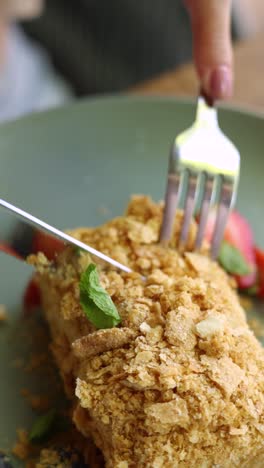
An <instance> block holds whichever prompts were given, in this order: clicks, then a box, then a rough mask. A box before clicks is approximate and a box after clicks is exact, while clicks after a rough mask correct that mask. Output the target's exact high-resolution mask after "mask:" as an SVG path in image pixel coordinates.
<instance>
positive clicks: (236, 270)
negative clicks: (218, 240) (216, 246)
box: [218, 241, 251, 276]
mask: <svg viewBox="0 0 264 468" xmlns="http://www.w3.org/2000/svg"><path fill="white" fill-rule="evenodd" d="M218 261H219V263H220V265H221V266H222V267H223V268H224V270H225V271H226V272H227V273H230V274H231V275H237V276H244V275H248V274H249V273H250V272H251V269H250V266H249V265H248V264H247V262H246V260H245V259H244V257H243V255H242V254H241V252H240V251H239V250H238V249H237V248H236V247H234V246H233V245H231V244H229V243H228V242H226V241H223V242H222V245H221V248H220V252H219V256H218Z"/></svg>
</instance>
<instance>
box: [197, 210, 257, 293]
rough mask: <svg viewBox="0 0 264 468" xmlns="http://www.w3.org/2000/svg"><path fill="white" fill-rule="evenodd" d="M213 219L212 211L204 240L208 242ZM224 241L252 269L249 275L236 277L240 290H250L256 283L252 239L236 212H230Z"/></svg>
mask: <svg viewBox="0 0 264 468" xmlns="http://www.w3.org/2000/svg"><path fill="white" fill-rule="evenodd" d="M215 219H216V210H212V211H211V213H210V216H209V220H208V224H207V228H206V239H207V240H208V241H209V242H210V241H211V239H212V235H213V230H214V225H215ZM224 239H225V240H226V242H228V243H229V244H231V245H233V246H234V247H236V248H237V249H238V250H239V251H240V252H241V254H242V255H243V257H244V258H245V260H246V262H247V263H248V265H249V267H250V268H251V269H252V272H251V273H250V274H248V275H245V276H238V277H236V279H237V282H238V286H239V287H240V288H242V289H243V288H250V287H251V286H253V285H254V284H255V283H256V276H257V271H256V255H255V251H254V238H253V232H252V229H251V227H250V225H249V223H248V221H247V220H246V219H245V218H244V217H243V216H241V214H240V213H238V211H232V212H231V213H230V216H229V219H228V223H227V226H226V230H225V233H224Z"/></svg>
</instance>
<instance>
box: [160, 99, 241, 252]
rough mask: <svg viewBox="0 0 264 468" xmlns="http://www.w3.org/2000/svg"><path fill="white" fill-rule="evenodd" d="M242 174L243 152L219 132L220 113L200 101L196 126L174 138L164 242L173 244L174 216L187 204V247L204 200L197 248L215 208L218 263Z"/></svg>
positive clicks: (162, 234) (214, 243) (213, 248)
mask: <svg viewBox="0 0 264 468" xmlns="http://www.w3.org/2000/svg"><path fill="white" fill-rule="evenodd" d="M239 171H240V155H239V152H238V150H237V148H236V147H235V146H234V144H233V143H232V142H231V141H230V140H229V139H228V138H227V137H226V136H225V135H224V133H223V132H222V131H221V130H220V128H219V126H218V119H217V110H216V108H215V107H214V106H213V105H212V104H211V103H210V102H209V101H208V100H207V99H206V98H205V97H204V96H199V98H198V103H197V111H196V119H195V122H194V124H193V125H192V126H191V127H190V128H189V129H187V130H185V131H184V132H182V133H180V134H179V135H178V136H177V137H176V138H175V140H174V143H173V145H172V148H171V153H170V159H169V170H168V181H167V191H166V197H165V208H164V215H163V221H162V227H161V232H160V241H161V242H163V243H167V242H168V241H169V240H170V238H171V235H172V230H173V223H174V217H175V211H176V209H177V207H178V206H179V203H180V202H181V201H182V202H183V204H184V216H183V223H182V227H181V232H180V237H179V244H180V246H184V244H185V243H186V240H187V238H188V233H189V228H190V224H191V221H192V217H193V214H194V211H195V208H196V207H197V205H198V204H199V200H201V202H200V203H201V209H200V216H199V224H198V231H197V236H196V240H195V248H196V249H200V247H201V244H202V241H203V237H204V234H205V229H206V225H207V220H208V216H209V211H210V207H211V206H212V204H213V203H214V204H216V205H217V215H216V221H215V226H214V232H213V236H212V241H211V256H212V258H213V259H215V258H217V255H218V252H219V248H220V244H221V241H222V238H223V235H224V230H225V226H226V223H227V220H228V215H229V212H230V210H231V209H232V207H233V206H234V203H235V200H236V196H237V188H238V182H239ZM181 199H182V200H181Z"/></svg>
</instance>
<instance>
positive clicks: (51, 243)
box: [33, 231, 65, 260]
mask: <svg viewBox="0 0 264 468" xmlns="http://www.w3.org/2000/svg"><path fill="white" fill-rule="evenodd" d="M64 248H65V244H64V243H63V242H62V241H61V240H59V239H56V237H52V236H50V235H49V234H46V233H44V232H41V231H38V232H37V234H36V235H35V237H34V240H33V252H36V253H37V252H43V253H44V255H45V256H46V257H47V258H48V260H53V259H54V258H55V255H56V254H58V253H60V252H62V250H63V249H64Z"/></svg>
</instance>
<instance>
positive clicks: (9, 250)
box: [0, 242, 22, 259]
mask: <svg viewBox="0 0 264 468" xmlns="http://www.w3.org/2000/svg"><path fill="white" fill-rule="evenodd" d="M0 252H4V253H6V254H8V255H12V256H13V257H16V258H18V259H21V258H22V257H20V256H19V254H18V253H17V252H16V251H15V250H13V249H12V248H11V247H9V245H7V244H3V243H1V242H0Z"/></svg>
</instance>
